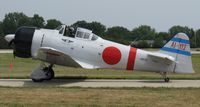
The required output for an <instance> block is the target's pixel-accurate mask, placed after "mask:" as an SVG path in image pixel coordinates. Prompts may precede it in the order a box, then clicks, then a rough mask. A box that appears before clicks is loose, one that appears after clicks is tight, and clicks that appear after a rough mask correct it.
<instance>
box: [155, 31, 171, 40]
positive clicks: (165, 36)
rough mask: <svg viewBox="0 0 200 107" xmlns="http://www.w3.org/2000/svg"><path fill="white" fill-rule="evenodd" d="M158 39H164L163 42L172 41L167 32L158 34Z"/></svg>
mask: <svg viewBox="0 0 200 107" xmlns="http://www.w3.org/2000/svg"><path fill="white" fill-rule="evenodd" d="M157 37H159V38H162V39H163V40H166V41H168V40H169V39H171V38H170V36H169V34H168V33H167V32H159V33H157V34H156V38H157Z"/></svg>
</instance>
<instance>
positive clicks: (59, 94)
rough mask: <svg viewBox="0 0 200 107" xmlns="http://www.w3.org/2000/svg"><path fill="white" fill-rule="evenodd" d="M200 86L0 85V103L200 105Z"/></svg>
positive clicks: (40, 106)
mask: <svg viewBox="0 0 200 107" xmlns="http://www.w3.org/2000/svg"><path fill="white" fill-rule="evenodd" d="M199 91H200V89H198V88H188V89H180V88H177V89H176V88H175V89H174V88H107V89H106V88H96V89H93V88H56V87H51V88H40V87H37V88H36V87H24V88H6V87H1V88H0V93H1V95H0V106H1V107H2V106H9V107H10V106H14V107H27V106H28V107H55V106H56V107H71V106H76V107H88V106H90V107H101V106H102V107H105V106H107V107H121V106H123V107H124V106H126V107H127V106H128V107H199V106H200V102H199V99H200V93H199Z"/></svg>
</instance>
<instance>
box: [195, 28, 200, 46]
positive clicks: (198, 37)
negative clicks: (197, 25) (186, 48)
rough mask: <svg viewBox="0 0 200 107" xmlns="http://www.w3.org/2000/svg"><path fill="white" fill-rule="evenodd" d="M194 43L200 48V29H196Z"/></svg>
mask: <svg viewBox="0 0 200 107" xmlns="http://www.w3.org/2000/svg"><path fill="white" fill-rule="evenodd" d="M194 44H195V46H196V47H198V48H200V29H199V30H197V31H196V35H195V37H194Z"/></svg>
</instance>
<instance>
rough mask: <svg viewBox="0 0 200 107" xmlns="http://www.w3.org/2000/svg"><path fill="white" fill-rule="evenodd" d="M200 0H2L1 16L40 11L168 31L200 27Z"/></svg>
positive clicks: (55, 16)
mask: <svg viewBox="0 0 200 107" xmlns="http://www.w3.org/2000/svg"><path fill="white" fill-rule="evenodd" d="M199 4H200V0H0V20H3V19H4V16H5V14H7V13H9V12H23V13H24V14H26V15H27V16H29V17H31V16H33V15H34V14H39V15H40V16H42V17H43V18H44V19H45V20H48V19H58V20H60V21H61V22H63V23H64V24H67V25H71V24H73V23H75V22H76V21H78V20H86V21H88V22H92V21H98V22H101V23H102V24H104V25H105V26H107V27H112V26H123V27H126V28H128V29H130V30H132V29H133V28H135V27H138V26H140V25H149V26H152V27H153V28H155V29H156V31H168V29H169V28H170V27H172V26H174V25H181V26H188V27H191V28H194V29H200V5H199Z"/></svg>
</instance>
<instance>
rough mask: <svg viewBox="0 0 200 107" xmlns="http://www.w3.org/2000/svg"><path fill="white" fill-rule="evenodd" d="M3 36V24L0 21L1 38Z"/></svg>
mask: <svg viewBox="0 0 200 107" xmlns="http://www.w3.org/2000/svg"><path fill="white" fill-rule="evenodd" d="M2 36H3V25H2V22H1V21H0V37H2Z"/></svg>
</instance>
